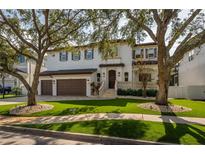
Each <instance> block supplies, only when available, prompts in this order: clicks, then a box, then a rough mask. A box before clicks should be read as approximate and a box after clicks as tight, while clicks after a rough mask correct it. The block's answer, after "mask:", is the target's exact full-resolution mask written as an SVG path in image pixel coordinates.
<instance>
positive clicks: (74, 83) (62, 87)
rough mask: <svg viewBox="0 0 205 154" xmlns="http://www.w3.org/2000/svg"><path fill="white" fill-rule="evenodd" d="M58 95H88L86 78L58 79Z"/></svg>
mask: <svg viewBox="0 0 205 154" xmlns="http://www.w3.org/2000/svg"><path fill="white" fill-rule="evenodd" d="M57 95H67V96H86V80H85V79H65V80H57Z"/></svg>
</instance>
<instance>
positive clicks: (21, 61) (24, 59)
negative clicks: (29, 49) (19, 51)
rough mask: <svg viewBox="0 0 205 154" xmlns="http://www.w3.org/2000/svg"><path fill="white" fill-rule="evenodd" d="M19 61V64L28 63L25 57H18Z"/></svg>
mask: <svg viewBox="0 0 205 154" xmlns="http://www.w3.org/2000/svg"><path fill="white" fill-rule="evenodd" d="M18 61H19V63H25V62H26V58H25V56H23V55H19V56H18Z"/></svg>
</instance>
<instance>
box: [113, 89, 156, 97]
mask: <svg viewBox="0 0 205 154" xmlns="http://www.w3.org/2000/svg"><path fill="white" fill-rule="evenodd" d="M142 93H143V90H142V89H138V90H136V89H127V90H124V89H118V90H117V94H118V95H121V96H142ZM156 94H157V90H155V89H147V97H155V96H156Z"/></svg>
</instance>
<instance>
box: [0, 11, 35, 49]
mask: <svg viewBox="0 0 205 154" xmlns="http://www.w3.org/2000/svg"><path fill="white" fill-rule="evenodd" d="M0 15H1V16H2V18H3V20H4V21H5V23H6V24H7V25H8V26H9V27H10V28H11V29H12V31H13V32H14V33H15V34H16V35H17V36H18V38H19V39H20V40H21V41H22V42H23V43H25V44H26V45H28V46H29V47H31V48H32V49H33V50H34V51H36V52H38V49H37V48H36V47H35V46H34V45H33V44H31V43H30V42H28V41H26V40H25V39H24V38H23V37H22V35H21V34H20V33H19V32H18V30H17V29H15V28H14V26H13V25H12V24H11V23H10V22H9V21H8V19H7V18H6V17H5V16H4V14H3V12H2V10H0Z"/></svg>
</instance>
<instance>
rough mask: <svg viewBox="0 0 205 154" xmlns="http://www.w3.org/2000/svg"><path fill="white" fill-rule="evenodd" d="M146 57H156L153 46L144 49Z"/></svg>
mask: <svg viewBox="0 0 205 154" xmlns="http://www.w3.org/2000/svg"><path fill="white" fill-rule="evenodd" d="M145 51H146V58H147V59H153V58H156V53H155V49H154V48H149V49H146V50H145Z"/></svg>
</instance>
